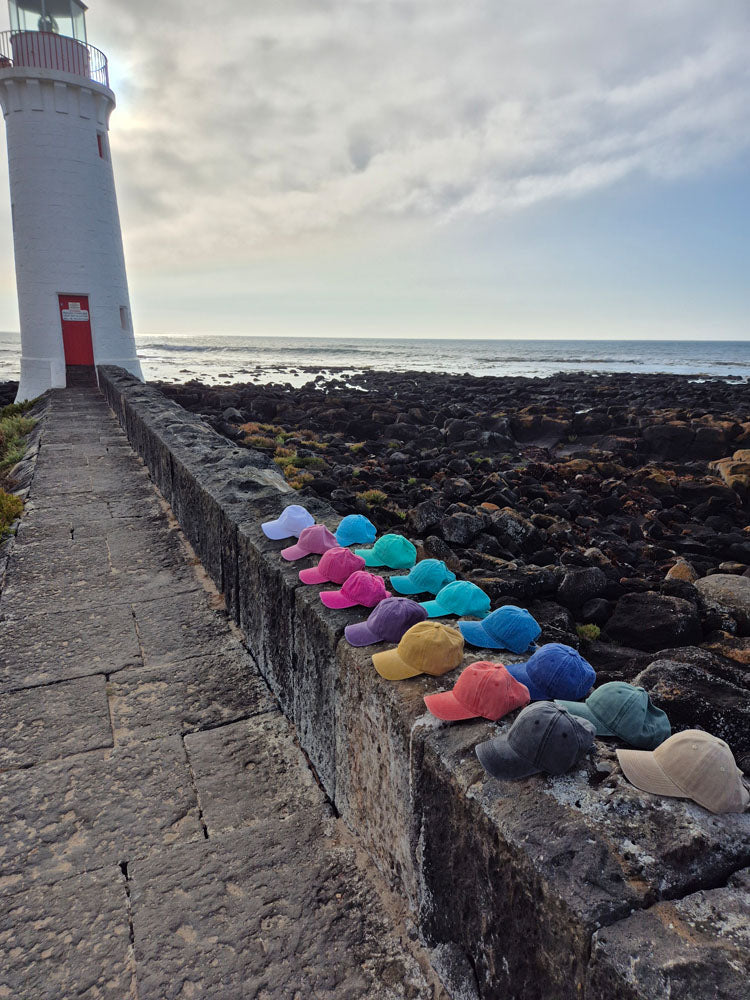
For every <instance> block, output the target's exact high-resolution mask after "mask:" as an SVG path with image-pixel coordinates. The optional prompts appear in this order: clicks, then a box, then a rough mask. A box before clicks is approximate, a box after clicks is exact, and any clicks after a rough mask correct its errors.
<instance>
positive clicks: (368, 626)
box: [344, 597, 427, 646]
mask: <svg viewBox="0 0 750 1000" xmlns="http://www.w3.org/2000/svg"><path fill="white" fill-rule="evenodd" d="M426 617H427V612H426V611H425V609H424V608H423V607H422V605H421V604H417V602H416V601H410V600H409V598H408V597H386V599H385V600H384V601H381V602H380V604H378V605H377V606H376V607H375V609H374V610H373V611H372V612H371V613H370V617H369V618H368V619H367V621H366V622H357V624H356V625H347V626H346V628H345V629H344V636H345V637H346V641H347V642H348V643H350V644H351V645H352V646H370V645H372V643H374V642H399V641H400V639H401V637H402V636H403V635H404V633H405V632H407V631H408V630H409V629H410V628H411V627H412V625H416V624H417V622H422V621H424V620H425V618H426Z"/></svg>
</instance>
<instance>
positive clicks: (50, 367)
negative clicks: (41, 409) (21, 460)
mask: <svg viewBox="0 0 750 1000" xmlns="http://www.w3.org/2000/svg"><path fill="white" fill-rule="evenodd" d="M8 6H9V8H10V25H11V27H10V31H5V32H2V33H1V34H0V106H2V110H3V116H4V118H5V127H6V134H7V140H8V166H9V175H10V200H11V216H12V222H13V244H14V250H15V262H16V285H17V288H18V311H19V316H20V320H21V379H20V384H19V387H18V395H17V399H18V400H24V399H32V398H33V397H35V396H38V395H40V394H41V393H43V392H45V391H46V390H47V389H50V388H55V387H62V386H66V385H81V384H95V381H96V367H95V366H96V365H101V364H111V365H120V366H121V367H122V368H126V369H127V370H128V371H130V372H132V373H133V374H134V375H136V376H137V377H138V378H142V377H143V376H142V373H141V366H140V363H139V361H138V357H137V354H136V349H135V337H134V335H133V321H132V315H131V312H130V299H129V296H128V282H127V276H126V274H125V257H124V253H123V247H122V233H121V232H120V218H119V214H118V211H117V196H116V193H115V181H114V174H113V172H112V158H111V155H110V147H109V118H110V115H111V113H112V110H113V108H114V106H115V95H114V93H113V92H112V91H111V90H110V87H109V72H108V67H107V58H106V56H105V55H104V53H102V52H100V51H99V49H97V48H94V46H93V45H89V43H88V39H87V37H86V10H87V8H86V6H85V5H84V4H83V3H81V2H80V0H9V4H8Z"/></svg>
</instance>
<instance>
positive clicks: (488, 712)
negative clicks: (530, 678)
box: [424, 660, 531, 722]
mask: <svg viewBox="0 0 750 1000" xmlns="http://www.w3.org/2000/svg"><path fill="white" fill-rule="evenodd" d="M530 700H531V699H530V697H529V692H528V689H527V688H525V687H524V686H523V684H519V682H518V681H517V680H515V679H514V678H513V677H511V675H510V674H509V673H508V671H507V670H506V669H505V667H504V666H503V665H502V663H490V661H489V660H479V661H478V662H477V663H470V664H469V666H468V667H466V669H465V670H462V671H461V676H460V677H459V678H458V680H457V681H456V683H455V685H454V687H453V690H452V691H441V692H440V693H439V694H428V695H425V699H424V703H425V705H426V706H427V708H428V709H429V710H430V711H431V712H432V714H433V715H435V716H437V718H438V719H443V720H444V721H445V722H458V721H459V720H460V719H476V718H482V719H490V721H492V722H497V720H498V719H502V717H503V716H504V715H507V714H508V712H513V711H515V709H517V708H523V707H524V705H528V703H529V701H530Z"/></svg>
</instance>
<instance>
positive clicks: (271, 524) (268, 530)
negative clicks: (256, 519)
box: [260, 521, 299, 542]
mask: <svg viewBox="0 0 750 1000" xmlns="http://www.w3.org/2000/svg"><path fill="white" fill-rule="evenodd" d="M260 527H261V530H262V531H263V534H264V535H265V536H266V538H270V539H272V540H273V541H274V542H280V541H281V539H282V538H299V535H297V534H295V532H294V531H290V530H289V528H286V527H284V525H283V524H281V523H280V522H279V521H266V523H265V524H261V526H260Z"/></svg>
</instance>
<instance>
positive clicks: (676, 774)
mask: <svg viewBox="0 0 750 1000" xmlns="http://www.w3.org/2000/svg"><path fill="white" fill-rule="evenodd" d="M617 757H618V760H619V761H620V766H621V767H622V770H623V774H624V775H625V777H626V778H627V779H628V781H630V782H631V783H632V784H633V785H635V787H636V788H640V789H641V791H643V792H651V793H652V794H654V795H671V796H674V797H676V798H680V799H692V800H693V801H694V802H697V803H698V805H700V806H703V807H704V809H709V810H710V811H711V812H713V813H734V812H737V813H739V812H744V810H745V809H746V808H747V806H748V804H750V791H748V788H747V786H746V785H745V782H744V781H743V775H742V771H740V769H739V768H738V767H737V765H736V763H735V760H734V757H733V756H732V751H731V750H730V749H729V747H728V746H727V745H726V743H725V742H724V741H723V740H720V739H717V737H716V736H712V735H711V734H710V733H704V732H703V731H702V730H701V729H686V730H685V732H683V733H675V735H674V736H670V737H669V739H668V740H665V741H664V742H663V743H662V744H661V746H658V747H657V748H656V750H618V751H617Z"/></svg>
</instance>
